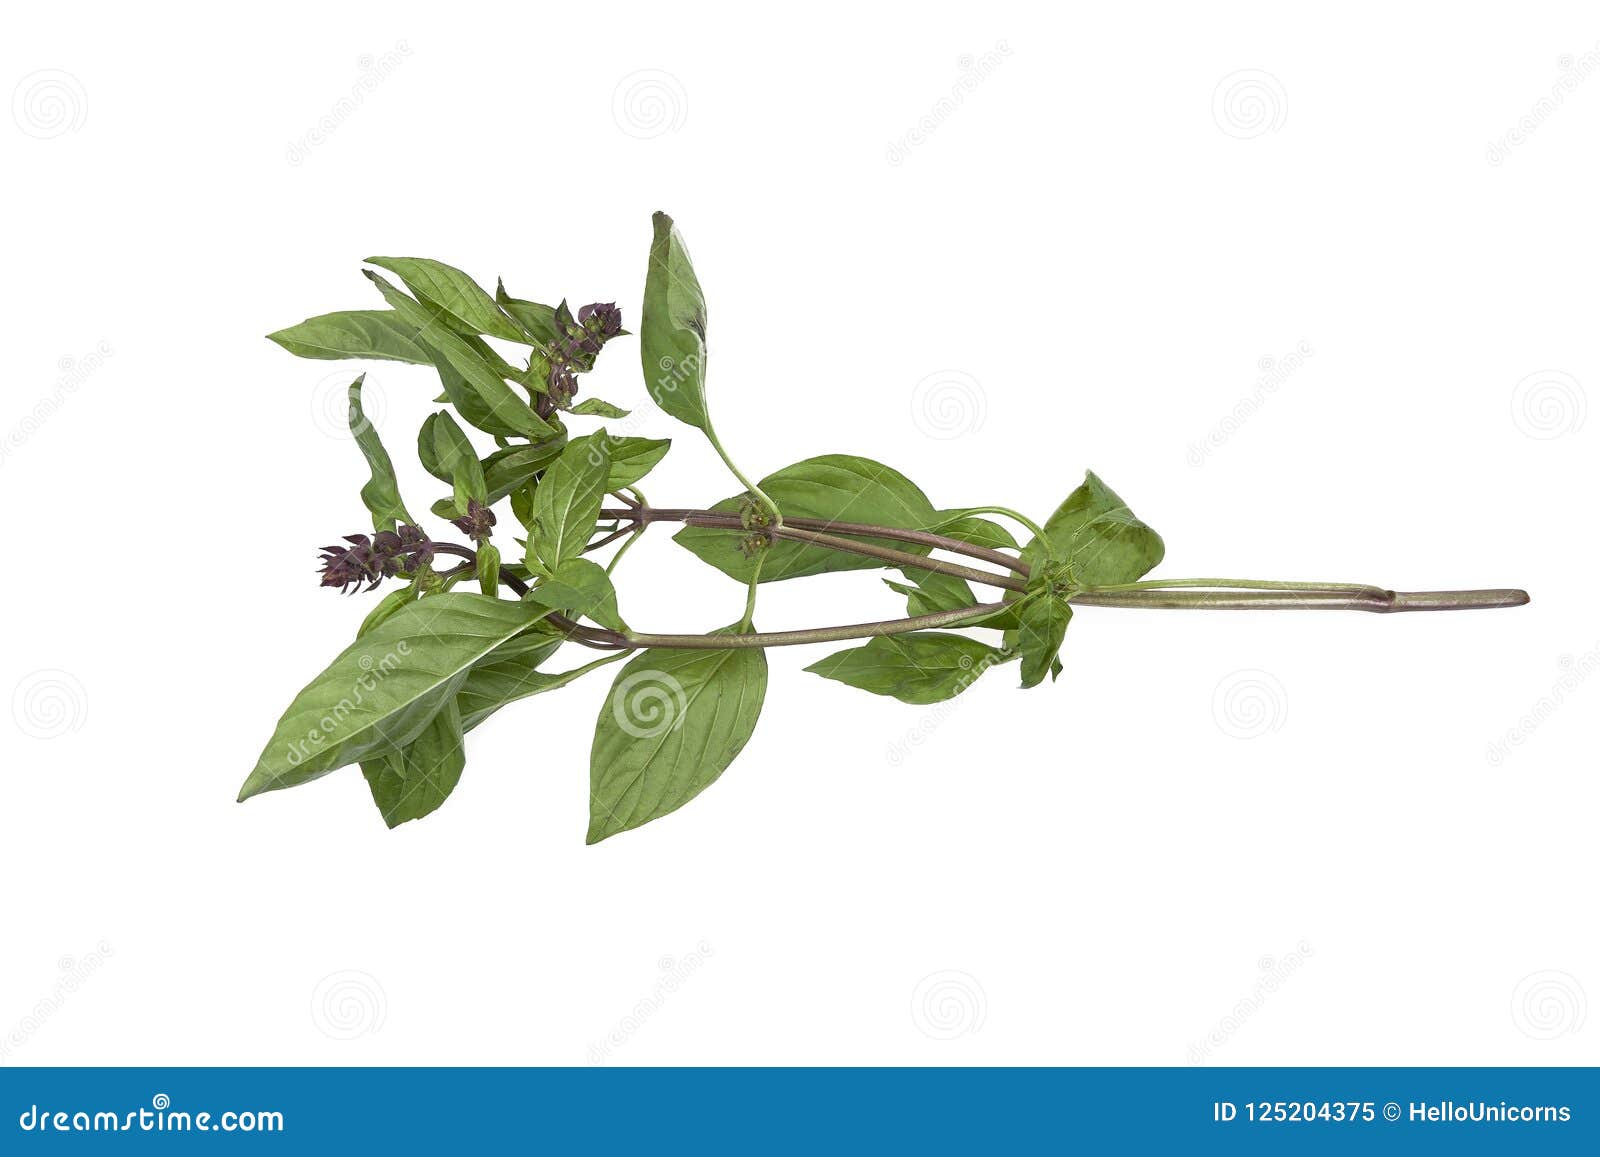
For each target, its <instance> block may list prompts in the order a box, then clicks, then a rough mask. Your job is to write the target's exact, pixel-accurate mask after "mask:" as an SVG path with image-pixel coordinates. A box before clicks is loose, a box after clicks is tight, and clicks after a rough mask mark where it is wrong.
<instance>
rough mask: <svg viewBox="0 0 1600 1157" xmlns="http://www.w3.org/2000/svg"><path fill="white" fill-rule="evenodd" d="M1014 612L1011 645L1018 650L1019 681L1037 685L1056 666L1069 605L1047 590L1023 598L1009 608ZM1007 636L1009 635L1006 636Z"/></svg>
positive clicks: (1064, 634) (1070, 609)
mask: <svg viewBox="0 0 1600 1157" xmlns="http://www.w3.org/2000/svg"><path fill="white" fill-rule="evenodd" d="M1012 609H1013V610H1015V612H1016V615H1017V629H1016V631H1015V633H1014V638H1015V645H1016V648H1017V650H1018V651H1019V652H1021V654H1022V685H1023V686H1024V687H1037V686H1038V685H1039V684H1040V683H1042V682H1044V677H1045V673H1046V672H1047V671H1051V670H1055V671H1057V672H1059V670H1060V668H1059V666H1058V665H1057V661H1056V652H1057V651H1059V650H1060V649H1061V642H1062V640H1063V639H1065V638H1066V635H1067V624H1068V623H1069V622H1071V620H1072V607H1071V606H1069V605H1068V604H1067V602H1066V601H1065V600H1064V599H1061V598H1057V597H1056V596H1055V595H1053V594H1051V593H1050V592H1048V591H1040V592H1039V593H1037V594H1035V595H1034V596H1032V597H1029V598H1024V599H1023V600H1022V601H1021V602H1020V603H1018V604H1017V605H1016V607H1014V608H1012ZM1008 639H1009V636H1008Z"/></svg>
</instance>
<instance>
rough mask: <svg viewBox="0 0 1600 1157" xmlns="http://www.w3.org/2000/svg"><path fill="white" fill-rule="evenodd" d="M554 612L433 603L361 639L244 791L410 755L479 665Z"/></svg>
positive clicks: (276, 737)
mask: <svg viewBox="0 0 1600 1157" xmlns="http://www.w3.org/2000/svg"><path fill="white" fill-rule="evenodd" d="M546 613H547V612H545V611H543V610H541V609H539V608H538V607H532V606H529V605H527V604H525V603H520V602H511V601H509V600H506V599H491V598H489V597H487V596H485V595H473V594H457V593H453V592H452V593H444V594H435V595H429V596H428V597H427V598H425V599H419V600H417V601H416V602H414V603H411V604H409V605H407V606H406V607H404V608H402V609H401V610H399V611H397V612H395V614H394V615H392V616H391V617H390V618H389V619H387V620H386V621H385V622H383V623H381V624H379V625H378V626H377V627H375V628H374V629H373V630H372V631H371V632H369V633H368V634H367V635H366V636H365V637H363V638H361V639H358V640H356V642H354V643H352V644H351V645H350V646H349V647H347V648H345V650H344V652H343V653H342V654H340V655H339V657H338V658H336V659H335V660H334V661H333V662H332V663H331V664H329V665H328V667H327V669H325V670H324V671H323V672H322V674H320V675H318V676H317V677H316V678H315V679H313V680H312V681H311V682H310V683H308V684H307V685H306V687H305V688H304V689H303V690H302V691H301V692H300V694H298V695H296V696H295V698H294V702H292V703H290V704H289V709H288V710H287V711H285V712H284V713H283V717H282V718H281V719H279V720H278V726H277V729H276V730H275V731H274V732H273V735H272V738H271V740H269V741H268V743H267V746H266V748H265V749H264V750H263V751H262V752H261V758H260V759H258V760H257V761H256V766H255V769H254V770H253V771H251V773H250V775H249V777H248V778H247V779H246V780H245V782H244V787H243V788H242V789H241V790H240V792H239V798H240V799H241V800H244V799H249V798H250V797H251V796H253V795H259V794H261V793H262V792H264V791H275V790H277V789H279V788H285V787H294V786H295V785H296V784H302V783H306V782H308V781H310V780H313V779H316V778H318V777H319V776H323V775H326V774H327V773H328V772H330V771H332V770H334V769H335V768H338V767H344V766H345V765H346V764H351V763H357V762H360V761H361V760H364V759H370V758H373V757H376V756H379V755H384V754H387V753H388V752H390V751H391V750H393V749H395V748H398V747H404V746H405V745H406V744H407V743H410V742H411V741H412V740H413V739H415V738H416V737H417V736H418V735H420V734H422V731H423V729H424V728H425V727H426V726H427V725H428V722H429V720H431V719H432V718H433V717H434V715H435V714H437V713H438V711H439V710H440V708H441V707H443V706H444V704H445V702H446V701H448V700H451V699H454V698H455V695H456V692H457V691H458V690H460V687H461V684H462V682H463V681H464V680H465V679H466V676H467V672H468V671H469V670H470V669H471V667H472V665H473V664H474V663H475V662H477V661H478V660H479V659H481V658H483V656H485V655H487V654H488V653H489V652H491V651H493V650H494V648H495V647H497V646H499V645H500V644H501V643H503V642H505V641H506V640H507V639H509V638H511V637H512V636H514V635H516V634H518V633H520V632H522V631H525V630H527V629H528V628H529V627H530V626H532V625H533V624H534V623H536V622H538V621H539V620H540V619H542V618H543V617H544V615H545V614H546Z"/></svg>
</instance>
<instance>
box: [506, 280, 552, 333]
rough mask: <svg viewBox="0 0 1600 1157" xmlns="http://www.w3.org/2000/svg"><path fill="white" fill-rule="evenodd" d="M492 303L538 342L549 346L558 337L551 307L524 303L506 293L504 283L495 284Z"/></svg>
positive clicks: (528, 302)
mask: <svg viewBox="0 0 1600 1157" xmlns="http://www.w3.org/2000/svg"><path fill="white" fill-rule="evenodd" d="M494 303H495V304H496V305H498V306H499V307H500V308H501V309H503V310H505V312H506V313H508V314H510V315H511V316H512V317H513V318H514V319H515V320H516V322H517V324H518V325H520V326H521V327H522V328H523V329H524V330H526V331H527V332H528V334H529V335H530V336H532V337H535V338H537V339H538V340H539V341H541V342H544V343H546V344H549V343H550V342H553V341H555V340H556V338H557V337H559V336H560V335H559V334H558V332H557V331H556V311H555V307H554V306H551V305H540V304H539V303H538V302H537V301H524V300H522V299H521V298H520V297H512V296H511V295H510V294H509V293H507V292H506V283H505V282H504V281H497V282H495V286H494Z"/></svg>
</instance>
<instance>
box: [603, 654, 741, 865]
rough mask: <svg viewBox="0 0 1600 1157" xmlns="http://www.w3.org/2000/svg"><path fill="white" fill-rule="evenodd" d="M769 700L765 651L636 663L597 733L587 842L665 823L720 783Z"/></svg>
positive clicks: (652, 657)
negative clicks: (662, 819)
mask: <svg viewBox="0 0 1600 1157" xmlns="http://www.w3.org/2000/svg"><path fill="white" fill-rule="evenodd" d="M726 631H727V632H728V633H733V628H731V627H730V628H726ZM766 694H767V657H766V655H765V654H764V653H763V652H762V650H761V649H760V648H759V647H748V648H740V649H737V650H727V651H690V650H683V651H674V650H647V651H643V652H641V653H640V654H638V655H636V656H635V657H634V658H633V659H632V661H630V662H629V663H628V665H627V666H625V667H624V668H623V669H622V670H621V671H620V672H618V674H617V678H616V681H615V682H613V683H612V685H611V692H610V694H609V695H607V696H606V701H605V704H604V706H602V707H601V708H600V719H599V721H598V722H597V723H596V725H595V731H594V745H593V746H592V747H591V748H590V751H589V836H588V842H589V843H591V844H593V843H598V842H599V841H600V840H603V839H605V838H606V837H607V836H614V835H616V834H617V833H618V832H625V831H627V830H628V829H630V828H636V827H639V826H640V825H641V824H647V823H649V822H650V821H651V820H653V819H659V818H660V817H661V816H664V815H666V814H667V813H668V812H672V811H676V810H677V809H678V808H680V807H682V806H683V805H684V804H686V803H688V802H689V801H690V800H691V799H693V798H694V797H695V796H697V795H699V794H700V793H701V792H702V791H704V790H705V789H706V788H707V787H709V786H710V785H711V784H712V783H714V782H715V781H716V779H717V777H718V776H720V775H721V774H722V773H723V771H724V770H725V769H726V768H727V766H728V765H729V764H730V763H732V762H733V760H734V758H735V757H736V756H737V755H738V754H739V752H740V751H741V750H743V748H744V745H745V744H746V743H747V742H748V741H749V739H750V735H751V733H752V732H754V731H755V726H756V720H757V718H759V717H760V715H761V704H762V702H763V701H764V700H765V699H766Z"/></svg>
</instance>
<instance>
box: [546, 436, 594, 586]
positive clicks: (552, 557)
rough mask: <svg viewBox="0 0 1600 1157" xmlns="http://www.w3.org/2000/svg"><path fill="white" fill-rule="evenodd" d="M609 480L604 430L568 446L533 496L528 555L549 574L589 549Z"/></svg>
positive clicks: (573, 441) (552, 465)
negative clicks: (529, 550)
mask: <svg viewBox="0 0 1600 1157" xmlns="http://www.w3.org/2000/svg"><path fill="white" fill-rule="evenodd" d="M610 478H611V448H610V444H609V439H608V438H607V437H606V432H605V431H604V430H598V431H596V432H595V433H593V434H589V435H585V436H584V437H582V438H575V439H573V440H572V441H571V442H569V443H567V448H566V449H565V450H563V451H561V456H560V457H559V458H557V459H556V460H555V461H554V462H553V463H551V465H550V468H549V469H548V470H546V471H545V473H544V477H543V478H542V479H540V481H539V488H538V490H536V491H535V492H534V495H533V518H534V524H535V530H534V533H533V551H534V555H535V557H537V558H538V559H539V561H540V562H542V563H544V565H545V569H546V570H548V571H550V572H552V573H553V572H554V571H555V570H557V569H558V568H559V567H560V566H561V564H562V563H564V562H566V561H567V560H568V559H570V558H577V557H578V555H580V554H581V553H582V552H583V548H584V547H585V546H587V545H588V544H589V538H590V535H591V534H593V532H594V525H595V523H596V522H597V521H598V520H599V518H600V503H601V500H602V499H603V498H605V495H606V489H607V487H608V485H609V483H610Z"/></svg>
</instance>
